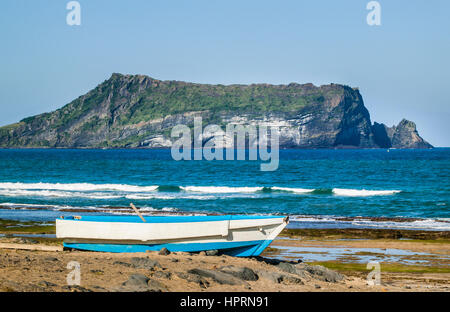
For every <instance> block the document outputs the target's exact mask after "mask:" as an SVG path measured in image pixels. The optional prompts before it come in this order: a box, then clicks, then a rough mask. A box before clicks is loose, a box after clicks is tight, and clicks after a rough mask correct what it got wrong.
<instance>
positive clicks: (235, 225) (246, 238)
mask: <svg viewBox="0 0 450 312" xmlns="http://www.w3.org/2000/svg"><path fill="white" fill-rule="evenodd" d="M145 220H146V222H145V223H144V222H142V221H141V222H139V220H138V219H136V218H133V217H120V216H117V217H110V216H108V217H107V216H104V217H102V216H96V217H76V218H65V219H57V220H56V236H57V237H58V238H63V239H64V247H66V248H74V249H80V250H89V251H102V252H146V251H158V250H161V249H162V248H167V249H168V250H169V251H171V252H199V251H207V250H218V251H220V252H221V253H224V254H228V255H232V256H240V257H250V256H258V255H259V254H261V252H262V251H263V250H264V249H265V248H266V247H267V246H268V245H269V244H270V243H271V242H272V240H273V239H274V238H275V237H276V236H277V235H278V234H279V233H280V232H281V231H282V230H283V228H284V227H285V226H286V225H287V223H288V218H287V217H278V216H277V217H270V216H234V215H233V216H189V217H146V218H145Z"/></svg>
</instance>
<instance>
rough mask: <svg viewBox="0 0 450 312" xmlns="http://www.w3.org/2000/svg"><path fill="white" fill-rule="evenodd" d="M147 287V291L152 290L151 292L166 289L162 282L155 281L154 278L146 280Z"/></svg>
mask: <svg viewBox="0 0 450 312" xmlns="http://www.w3.org/2000/svg"><path fill="white" fill-rule="evenodd" d="M148 289H149V291H152V292H163V291H167V287H166V286H165V285H163V284H162V283H160V282H158V281H155V280H150V281H149V282H148Z"/></svg>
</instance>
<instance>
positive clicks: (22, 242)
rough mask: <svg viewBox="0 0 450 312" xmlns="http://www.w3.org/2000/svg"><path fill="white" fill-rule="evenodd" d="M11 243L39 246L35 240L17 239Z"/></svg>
mask: <svg viewBox="0 0 450 312" xmlns="http://www.w3.org/2000/svg"><path fill="white" fill-rule="evenodd" d="M13 243H16V244H39V242H38V241H37V240H34V239H31V238H25V237H17V238H14V239H13Z"/></svg>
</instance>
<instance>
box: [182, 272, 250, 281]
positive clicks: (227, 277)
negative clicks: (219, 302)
mask: <svg viewBox="0 0 450 312" xmlns="http://www.w3.org/2000/svg"><path fill="white" fill-rule="evenodd" d="M188 273H191V274H196V275H199V276H202V277H206V278H211V279H212V280H214V281H215V282H217V283H219V284H226V285H243V284H245V282H243V281H242V280H239V279H238V278H236V277H234V276H233V275H231V274H227V273H224V272H220V271H213V270H206V269H192V270H189V271H188Z"/></svg>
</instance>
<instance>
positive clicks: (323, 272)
mask: <svg viewBox="0 0 450 312" xmlns="http://www.w3.org/2000/svg"><path fill="white" fill-rule="evenodd" d="M297 268H298V269H299V270H305V271H306V272H308V273H309V274H311V276H312V277H313V278H317V279H319V280H322V281H325V282H330V283H337V282H339V281H342V280H343V279H344V278H345V276H344V275H342V274H340V273H338V272H335V271H332V270H330V269H328V268H326V267H324V266H321V265H308V264H298V265H297Z"/></svg>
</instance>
